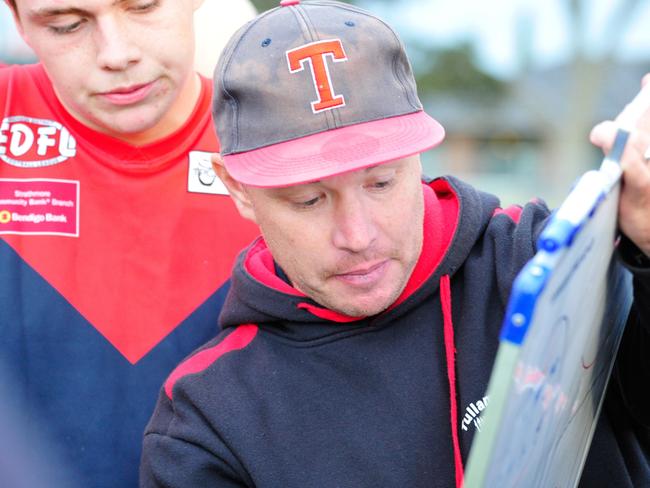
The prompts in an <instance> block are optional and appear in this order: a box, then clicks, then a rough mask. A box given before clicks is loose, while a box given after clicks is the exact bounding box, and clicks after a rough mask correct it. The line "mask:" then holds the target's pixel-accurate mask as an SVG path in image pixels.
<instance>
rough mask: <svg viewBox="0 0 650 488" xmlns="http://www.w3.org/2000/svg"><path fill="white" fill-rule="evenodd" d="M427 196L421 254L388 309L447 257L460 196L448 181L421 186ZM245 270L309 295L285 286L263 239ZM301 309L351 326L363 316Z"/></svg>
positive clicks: (248, 258)
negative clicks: (399, 293) (351, 323)
mask: <svg viewBox="0 0 650 488" xmlns="http://www.w3.org/2000/svg"><path fill="white" fill-rule="evenodd" d="M422 189H423V193H424V226H423V231H424V234H423V245H422V254H421V255H420V258H419V260H418V262H417V264H416V266H415V269H414V270H413V273H412V274H411V277H410V278H409V281H408V282H407V284H406V287H405V288H404V290H403V291H402V293H401V295H400V296H399V298H398V299H397V300H396V301H395V303H393V305H391V306H390V307H389V310H391V309H393V308H395V307H397V306H398V305H399V304H401V303H403V302H404V301H405V300H406V299H407V298H408V297H409V296H411V295H412V294H413V293H414V292H415V291H416V290H417V289H418V288H419V287H420V286H422V284H423V283H424V282H425V281H426V280H427V279H428V278H429V277H431V275H432V274H433V272H434V271H435V270H436V268H437V267H438V266H439V265H440V262H441V261H442V258H443V257H444V256H445V253H446V251H447V248H448V247H449V244H450V243H451V240H452V237H453V235H454V233H455V231H456V226H457V225H458V210H459V203H458V197H457V195H456V193H455V192H454V190H453V189H452V188H451V186H450V184H449V182H447V181H446V180H435V181H433V182H432V183H430V184H429V185H427V184H423V185H422ZM244 268H245V269H246V271H247V272H248V273H249V274H250V275H251V276H252V277H253V278H255V279H256V280H258V281H260V282H261V283H262V284H264V285H266V286H268V287H269V288H272V289H275V290H277V291H280V292H282V293H286V294H288V295H292V296H295V297H304V298H307V296H306V295H305V294H304V293H302V292H300V291H299V290H297V289H296V288H294V287H292V286H291V285H290V284H288V283H286V282H285V281H284V280H283V279H282V278H280V277H279V276H278V275H277V274H276V272H275V265H274V261H273V257H272V256H271V252H270V251H269V249H268V247H267V246H266V242H264V239H263V238H261V237H260V238H259V239H258V240H256V241H255V242H254V243H253V244H252V245H251V247H250V248H249V249H248V252H247V254H246V257H245V259H244ZM298 308H301V309H304V310H307V311H308V312H310V313H311V314H313V315H315V316H317V317H320V318H323V319H327V320H331V321H333V322H339V323H348V322H353V321H355V320H359V319H361V318H363V317H349V316H347V315H344V314H340V313H338V312H335V311H332V310H329V309H326V308H323V307H319V306H318V305H314V304H311V303H309V302H301V303H299V304H298Z"/></svg>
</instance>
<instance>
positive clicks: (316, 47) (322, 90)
mask: <svg viewBox="0 0 650 488" xmlns="http://www.w3.org/2000/svg"><path fill="white" fill-rule="evenodd" d="M325 56H331V57H332V60H333V61H334V62H335V63H337V62H340V61H347V59H348V58H347V56H346V55H345V51H343V45H342V44H341V41H340V40H339V39H333V40H328V41H316V42H310V43H309V44H305V45H304V46H300V47H297V48H295V49H291V50H290V51H287V61H288V63H289V71H290V72H291V73H297V72H298V71H302V70H303V69H304V67H305V63H306V62H309V64H310V67H311V74H312V79H313V82H314V86H315V87H316V92H317V93H318V100H316V101H314V102H312V103H311V109H312V110H313V112H314V113H318V112H322V111H323V110H330V109H333V108H336V107H342V106H344V105H345V99H344V98H343V95H335V94H334V91H333V89H332V80H331V78H330V72H329V69H328V67H327V62H326V60H325Z"/></svg>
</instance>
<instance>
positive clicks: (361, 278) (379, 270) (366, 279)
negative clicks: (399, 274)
mask: <svg viewBox="0 0 650 488" xmlns="http://www.w3.org/2000/svg"><path fill="white" fill-rule="evenodd" d="M388 262H389V261H388V260H382V261H379V262H376V263H372V264H368V265H365V266H360V267H356V268H354V269H351V270H347V271H345V272H342V273H337V274H335V275H334V277H335V278H336V279H338V280H341V281H343V282H345V283H347V284H349V285H355V286H371V285H374V284H375V283H377V282H379V281H380V280H381V278H382V277H383V276H384V274H385V273H386V270H387V269H388Z"/></svg>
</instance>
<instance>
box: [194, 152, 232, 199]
mask: <svg viewBox="0 0 650 488" xmlns="http://www.w3.org/2000/svg"><path fill="white" fill-rule="evenodd" d="M211 154H212V153H209V152H206V151H190V154H189V170H188V172H187V191H189V192H192V193H208V194H212V195H228V190H227V189H226V186H225V185H224V184H223V182H222V181H221V180H220V179H219V177H218V176H217V174H216V173H215V172H214V169H212V162H211V161H210V156H211Z"/></svg>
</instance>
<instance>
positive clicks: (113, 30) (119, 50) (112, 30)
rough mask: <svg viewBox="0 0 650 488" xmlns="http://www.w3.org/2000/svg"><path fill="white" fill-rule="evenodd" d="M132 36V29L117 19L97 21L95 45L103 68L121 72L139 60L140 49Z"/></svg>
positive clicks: (98, 59)
mask: <svg viewBox="0 0 650 488" xmlns="http://www.w3.org/2000/svg"><path fill="white" fill-rule="evenodd" d="M132 35H133V33H132V32H131V31H130V29H129V28H128V27H127V26H125V25H124V24H123V22H121V21H120V20H119V19H117V18H112V17H111V18H106V19H98V20H97V31H96V33H95V45H96V49H97V62H98V63H99V65H100V67H101V68H103V69H107V70H111V71H120V70H124V69H126V68H127V67H128V66H129V65H131V64H134V63H136V62H137V61H138V60H139V58H140V49H139V48H138V46H137V43H135V42H133V39H132Z"/></svg>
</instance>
